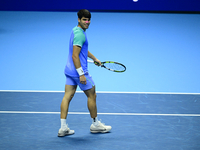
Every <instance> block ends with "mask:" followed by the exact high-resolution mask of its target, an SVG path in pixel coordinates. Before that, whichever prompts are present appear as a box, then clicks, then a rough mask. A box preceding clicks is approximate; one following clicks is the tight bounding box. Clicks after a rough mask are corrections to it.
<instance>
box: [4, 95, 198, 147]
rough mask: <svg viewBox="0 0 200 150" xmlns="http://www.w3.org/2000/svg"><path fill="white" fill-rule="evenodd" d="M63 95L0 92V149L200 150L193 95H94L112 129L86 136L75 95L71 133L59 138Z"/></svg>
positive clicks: (86, 123)
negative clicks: (73, 131) (72, 130)
mask: <svg viewBox="0 0 200 150" xmlns="http://www.w3.org/2000/svg"><path fill="white" fill-rule="evenodd" d="M63 94H64V93H63V92H37V91H35V92H23V91H14V92H13V91H1V92H0V100H1V105H0V133H1V134H0V149H1V150H7V149H12V150H18V149H22V150H23V149H24V150H25V149H33V150H36V149H40V150H41V149H42V150H51V149H52V150H57V149H70V150H80V149H87V150H89V149H96V150H100V149H101V150H102V149H104V150H110V149H113V150H115V149H117V150H122V149H126V150H133V149H137V150H144V149H145V150H160V149H163V150H199V149H200V143H199V141H200V126H199V124H200V109H199V105H200V95H198V94H178V93H177V94H170V93H166V94H164V93H163V94H157V93H103V92H99V93H97V105H98V116H99V119H102V122H105V123H106V124H109V125H111V126H112V130H111V132H110V133H107V134H91V133H90V130H89V127H90V124H91V119H90V115H89V113H88V110H87V100H86V96H84V94H83V93H81V92H77V93H76V95H75V97H74V99H73V100H72V102H71V104H70V108H69V115H68V120H67V122H68V124H69V127H70V128H71V129H74V130H75V134H74V135H71V136H66V137H62V138H59V137H57V132H58V129H59V128H60V119H59V114H60V113H59V111H60V110H59V108H60V102H61V100H62V97H63Z"/></svg>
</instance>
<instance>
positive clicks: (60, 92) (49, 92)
mask: <svg viewBox="0 0 200 150" xmlns="http://www.w3.org/2000/svg"><path fill="white" fill-rule="evenodd" d="M0 92H30V93H31V92H33V93H34V92H38V93H64V91H42V90H41V91H40V90H0ZM76 93H83V91H76ZM96 93H119V94H184V95H200V93H180V92H179V93H178V92H117V91H96Z"/></svg>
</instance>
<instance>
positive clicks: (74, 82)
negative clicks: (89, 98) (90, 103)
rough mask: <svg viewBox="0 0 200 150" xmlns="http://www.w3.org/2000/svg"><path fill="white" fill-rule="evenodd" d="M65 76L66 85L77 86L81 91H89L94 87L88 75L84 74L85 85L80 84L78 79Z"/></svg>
mask: <svg viewBox="0 0 200 150" xmlns="http://www.w3.org/2000/svg"><path fill="white" fill-rule="evenodd" d="M65 76H66V85H78V86H79V87H80V89H81V90H83V91H86V90H89V89H91V88H92V87H93V86H94V85H95V84H94V81H93V79H92V76H90V75H89V73H86V74H85V77H86V84H81V83H80V79H79V77H71V76H68V75H65Z"/></svg>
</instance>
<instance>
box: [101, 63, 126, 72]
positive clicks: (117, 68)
mask: <svg viewBox="0 0 200 150" xmlns="http://www.w3.org/2000/svg"><path fill="white" fill-rule="evenodd" d="M104 66H105V67H106V68H109V69H111V70H113V71H124V70H125V67H124V66H122V65H121V64H117V63H105V64H104Z"/></svg>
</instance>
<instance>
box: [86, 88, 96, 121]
mask: <svg viewBox="0 0 200 150" xmlns="http://www.w3.org/2000/svg"><path fill="white" fill-rule="evenodd" d="M84 93H85V94H86V96H87V98H88V102H87V105H88V110H89V112H90V116H91V118H96V117H97V106H96V92H95V86H93V87H92V88H91V89H89V90H86V91H84Z"/></svg>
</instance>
